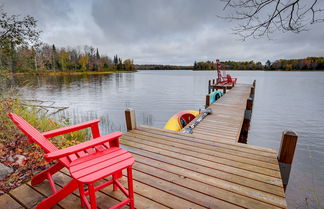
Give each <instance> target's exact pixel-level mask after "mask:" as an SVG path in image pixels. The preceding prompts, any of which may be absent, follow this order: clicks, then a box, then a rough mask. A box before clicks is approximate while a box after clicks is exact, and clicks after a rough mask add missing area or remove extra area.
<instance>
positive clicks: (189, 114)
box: [164, 110, 199, 131]
mask: <svg viewBox="0 0 324 209" xmlns="http://www.w3.org/2000/svg"><path fill="white" fill-rule="evenodd" d="M198 115H199V111H195V110H184V111H181V112H178V113H177V114H175V115H173V116H172V117H171V118H170V119H169V120H168V122H167V123H166V124H165V126H164V129H168V130H172V131H180V130H181V129H183V128H184V127H185V126H186V125H187V124H188V123H190V121H192V120H193V119H194V118H195V117H197V116H198Z"/></svg>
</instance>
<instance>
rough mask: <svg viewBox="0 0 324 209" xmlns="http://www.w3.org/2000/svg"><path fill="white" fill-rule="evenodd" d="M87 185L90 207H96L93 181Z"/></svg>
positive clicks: (94, 208)
mask: <svg viewBox="0 0 324 209" xmlns="http://www.w3.org/2000/svg"><path fill="white" fill-rule="evenodd" d="M88 187H89V195H90V204H91V209H96V208H97V200H96V193H95V189H94V185H93V183H92V184H89V185H88Z"/></svg>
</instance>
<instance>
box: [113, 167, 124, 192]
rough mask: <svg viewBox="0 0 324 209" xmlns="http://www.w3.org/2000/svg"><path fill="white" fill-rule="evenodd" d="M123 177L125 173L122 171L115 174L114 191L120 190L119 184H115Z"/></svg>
mask: <svg viewBox="0 0 324 209" xmlns="http://www.w3.org/2000/svg"><path fill="white" fill-rule="evenodd" d="M121 177H123V172H122V171H117V172H116V173H114V174H113V180H114V191H116V190H117V189H118V186H117V184H116V183H115V181H117V180H118V179H120V178H121Z"/></svg>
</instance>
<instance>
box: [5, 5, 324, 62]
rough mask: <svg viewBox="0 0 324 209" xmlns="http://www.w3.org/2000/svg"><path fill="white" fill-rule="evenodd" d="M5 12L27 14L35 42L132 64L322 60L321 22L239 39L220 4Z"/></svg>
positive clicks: (35, 8)
mask: <svg viewBox="0 0 324 209" xmlns="http://www.w3.org/2000/svg"><path fill="white" fill-rule="evenodd" d="M1 4H2V5H3V6H4V10H6V11H8V13H9V14H21V15H27V14H29V15H32V16H34V17H35V18H36V19H37V20H38V26H39V28H40V29H41V30H42V31H43V32H42V35H41V39H42V41H43V42H45V43H48V44H55V45H56V46H57V47H67V46H69V47H76V46H82V45H91V46H93V47H95V48H99V52H100V53H101V54H106V55H108V56H110V57H113V56H114V54H118V55H119V56H121V57H122V58H123V59H126V58H131V59H134V62H135V63H136V64H153V63H154V64H180V65H192V64H193V62H194V61H195V60H197V61H206V60H214V59H215V58H220V59H221V60H234V61H247V60H255V61H261V62H265V61H266V60H268V59H269V60H271V61H274V60H276V59H281V58H284V59H285V58H303V57H307V56H324V41H323V40H324V23H323V24H317V25H314V26H311V27H310V30H309V31H307V32H304V33H300V34H293V33H281V32H278V33H275V34H274V35H273V36H272V40H268V39H267V38H264V39H260V40H255V39H249V40H247V41H244V42H243V41H240V40H239V37H237V36H235V35H234V34H232V31H231V28H232V27H233V26H234V25H235V22H232V23H229V22H226V21H225V20H222V19H219V18H217V15H223V14H224V13H223V11H222V8H223V6H224V3H223V2H221V1H220V0H83V1H82V0H43V1H42V0H0V5H1Z"/></svg>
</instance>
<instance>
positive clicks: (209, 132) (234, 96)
mask: <svg viewBox="0 0 324 209" xmlns="http://www.w3.org/2000/svg"><path fill="white" fill-rule="evenodd" d="M251 87H252V85H248V84H237V85H236V87H235V88H232V89H231V90H230V91H228V92H227V93H226V94H225V96H223V97H221V98H220V99H219V100H218V101H217V102H215V103H214V104H211V105H210V106H209V108H211V109H212V111H213V113H212V114H211V115H208V116H207V117H206V118H205V119H204V120H203V121H202V122H200V123H199V124H198V126H197V127H195V128H194V129H193V135H194V136H197V137H199V138H201V139H205V140H212V141H215V140H217V141H230V142H238V141H239V139H240V134H241V129H242V125H243V122H244V116H245V110H246V105H247V100H248V98H249V97H250V96H251ZM192 123H194V121H192V122H191V123H190V124H192ZM190 124H189V125H190Z"/></svg>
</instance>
